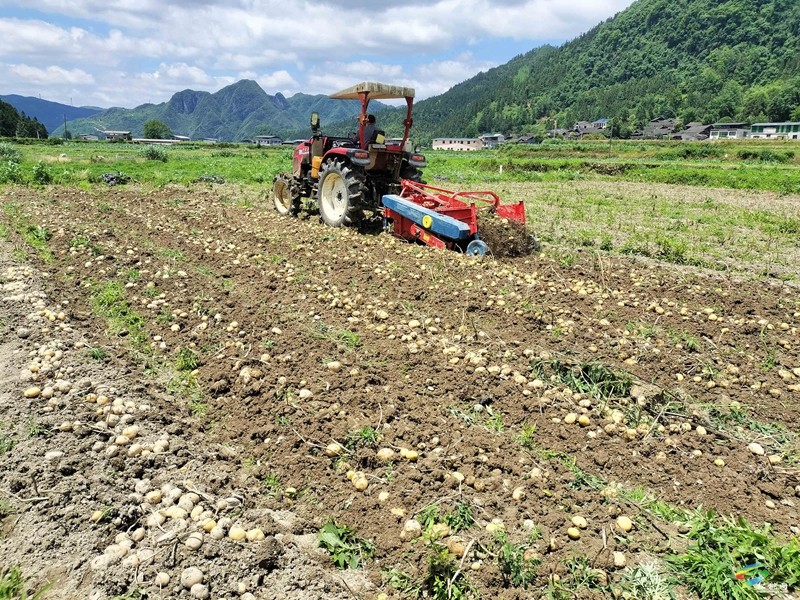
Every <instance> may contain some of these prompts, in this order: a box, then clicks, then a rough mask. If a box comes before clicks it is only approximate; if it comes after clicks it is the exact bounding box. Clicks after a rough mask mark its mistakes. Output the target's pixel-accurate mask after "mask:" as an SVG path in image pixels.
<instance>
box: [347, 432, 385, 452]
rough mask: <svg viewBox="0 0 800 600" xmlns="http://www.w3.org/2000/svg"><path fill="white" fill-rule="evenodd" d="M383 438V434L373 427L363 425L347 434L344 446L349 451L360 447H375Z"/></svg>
mask: <svg viewBox="0 0 800 600" xmlns="http://www.w3.org/2000/svg"><path fill="white" fill-rule="evenodd" d="M382 439H383V435H381V433H380V432H379V431H377V430H375V429H374V428H372V427H362V428H361V429H356V430H355V431H351V432H350V433H348V434H347V438H346V439H345V443H344V446H345V448H347V450H349V451H351V452H352V451H354V450H356V449H358V448H374V447H375V446H377V445H378V442H380V441H381V440H382Z"/></svg>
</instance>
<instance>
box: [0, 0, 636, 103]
mask: <svg viewBox="0 0 800 600" xmlns="http://www.w3.org/2000/svg"><path fill="white" fill-rule="evenodd" d="M630 3H631V0H607V1H606V2H596V0H505V1H504V2H502V3H499V2H492V1H491V0H403V1H402V2H401V1H400V0H384V1H383V2H381V3H377V2H374V0H369V1H368V0H318V1H316V2H311V1H309V0H294V1H286V0H38V2H37V3H36V7H35V10H36V11H38V13H37V14H39V15H43V16H42V17H41V18H39V19H30V18H23V17H22V15H30V10H29V9H28V6H26V5H28V4H30V3H29V2H28V1H27V0H19V1H17V2H14V1H13V0H0V6H2V7H4V13H5V14H7V15H9V16H8V17H5V18H0V61H5V62H6V63H9V64H13V65H24V66H27V67H30V68H34V69H38V70H39V73H48V72H50V71H48V70H50V69H53V68H55V67H57V68H58V69H60V71H57V72H56V71H52V73H53V81H52V85H51V86H48V83H47V82H46V81H41V82H37V83H39V84H40V85H44V86H48V87H50V89H52V91H53V94H64V93H66V92H67V90H65V89H64V87H63V85H64V84H65V81H64V78H65V75H64V74H65V73H66V74H70V73H76V74H77V73H84V74H85V75H89V76H90V77H93V78H94V84H93V86H92V89H91V90H86V88H83V89H84V90H86V91H88V92H89V94H88V98H86V100H87V101H86V102H84V103H89V102H88V100H90V99H91V98H96V99H98V100H97V101H99V99H100V98H105V99H114V103H115V104H122V105H125V106H133V105H134V103H138V102H142V101H158V102H161V101H166V100H167V99H168V98H169V96H170V95H171V94H172V93H174V92H176V91H179V90H180V89H184V88H185V87H195V88H196V89H206V90H208V91H215V89H218V88H215V87H214V86H220V87H221V86H222V85H225V84H227V83H230V82H232V81H235V80H236V78H237V77H239V76H240V74H241V73H249V74H251V76H250V78H252V79H255V80H256V81H258V82H259V83H260V84H261V85H262V86H263V87H264V89H265V90H266V91H267V93H270V94H272V93H275V92H277V91H281V92H283V93H285V94H287V95H290V94H292V93H295V92H298V91H302V92H307V93H330V92H331V91H333V90H337V89H340V88H343V87H347V86H349V85H352V84H353V83H354V82H355V81H360V80H387V81H391V82H396V83H399V84H404V85H413V86H414V87H416V89H417V93H418V97H420V98H424V97H427V96H430V95H433V94H439V93H442V92H444V91H446V90H447V89H449V88H450V87H452V85H454V84H456V83H459V82H461V81H464V80H465V79H468V78H469V77H471V76H473V75H475V74H477V73H478V72H479V71H481V70H486V69H488V68H491V67H493V66H496V64H495V63H494V62H491V61H489V60H487V59H485V58H482V57H481V56H480V55H479V54H478V53H479V52H481V51H482V50H481V48H485V47H486V46H487V45H488V44H489V43H494V44H495V47H497V48H502V47H503V44H504V43H505V42H504V40H505V41H508V40H511V39H514V40H518V42H517V44H516V45H515V46H514V48H519V40H522V41H523V43H524V41H525V40H529V41H530V48H533V47H535V46H537V45H539V44H540V43H541V42H542V41H547V40H551V41H552V40H559V39H570V38H573V37H575V36H577V35H579V34H580V33H582V32H584V31H587V30H588V29H590V28H591V27H593V26H594V25H596V24H597V23H599V22H600V21H601V20H603V19H605V18H607V17H609V16H612V14H613V13H614V12H617V11H619V10H621V9H623V8H624V7H625V6H627V5H629V4H630ZM6 8H8V9H9V10H6ZM15 8H25V9H26V10H25V11H24V12H19V11H15ZM76 19H79V20H76ZM468 49H469V50H470V52H472V53H471V54H470V53H465V51H466V50H468ZM495 54H496V55H497V54H500V55H501V56H502V54H501V53H499V52H495ZM514 54H517V51H514V52H509V55H508V57H507V59H506V60H510V59H511V58H512V57H513V55H514ZM493 60H496V59H493ZM5 74H6V75H7V77H8V79H6V78H5V77H4V73H3V69H0V80H3V81H4V84H5V86H7V89H8V90H9V91H13V92H16V93H19V90H20V89H21V88H19V87H13V86H17V85H19V84H20V83H21V82H23V81H24V79H23V78H21V77H20V76H19V74H17V73H15V72H12V71H11V70H10V69H9V68H8V67H6V69H5ZM223 82H226V83H223ZM75 85H78V84H77V83H76V84H75ZM148 85H149V86H150V87H147V86H148ZM69 91H70V92H71V91H73V90H69ZM43 93H47V92H46V90H45V92H43ZM62 97H63V96H62ZM53 99H57V98H55V97H53ZM82 102H83V101H82Z"/></svg>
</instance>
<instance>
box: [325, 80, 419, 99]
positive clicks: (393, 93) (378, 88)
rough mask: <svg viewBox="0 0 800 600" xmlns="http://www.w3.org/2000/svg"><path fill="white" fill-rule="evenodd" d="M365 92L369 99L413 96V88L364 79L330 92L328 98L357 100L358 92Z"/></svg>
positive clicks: (358, 97)
mask: <svg viewBox="0 0 800 600" xmlns="http://www.w3.org/2000/svg"><path fill="white" fill-rule="evenodd" d="M365 92H366V93H367V94H368V97H369V99H370V100H390V99H392V98H413V97H414V88H410V87H403V86H401V85H390V84H388V83H376V82H374V81H365V82H363V83H359V84H356V85H354V86H352V87H349V88H347V89H345V90H342V91H341V92H336V93H335V94H331V95H330V96H329V97H330V98H336V99H340V100H359V99H360V94H363V93H365Z"/></svg>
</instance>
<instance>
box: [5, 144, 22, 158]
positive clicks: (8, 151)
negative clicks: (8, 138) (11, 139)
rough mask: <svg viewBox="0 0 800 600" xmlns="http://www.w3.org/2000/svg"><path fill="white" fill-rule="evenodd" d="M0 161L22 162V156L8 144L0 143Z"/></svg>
mask: <svg viewBox="0 0 800 600" xmlns="http://www.w3.org/2000/svg"><path fill="white" fill-rule="evenodd" d="M0 161H2V162H6V161H8V162H14V163H19V162H21V161H22V154H20V151H19V150H17V149H16V148H15V147H14V146H12V145H11V144H9V143H8V142H0Z"/></svg>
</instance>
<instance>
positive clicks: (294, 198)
mask: <svg viewBox="0 0 800 600" xmlns="http://www.w3.org/2000/svg"><path fill="white" fill-rule="evenodd" d="M272 201H273V202H274V204H275V210H276V211H278V213H279V214H281V215H291V216H294V215H296V214H297V212H298V211H299V210H300V194H299V193H297V186H296V185H295V184H294V182H293V181H292V178H291V177H290V176H288V175H277V176H276V177H275V181H274V182H273V184H272Z"/></svg>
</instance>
